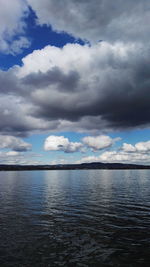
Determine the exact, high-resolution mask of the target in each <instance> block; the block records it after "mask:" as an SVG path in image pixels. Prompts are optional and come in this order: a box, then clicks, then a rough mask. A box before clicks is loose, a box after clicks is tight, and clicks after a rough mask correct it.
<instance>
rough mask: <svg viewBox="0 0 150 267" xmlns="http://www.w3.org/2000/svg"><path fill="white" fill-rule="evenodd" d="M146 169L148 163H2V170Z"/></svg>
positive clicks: (149, 167)
mask: <svg viewBox="0 0 150 267" xmlns="http://www.w3.org/2000/svg"><path fill="white" fill-rule="evenodd" d="M95 169H99V170H136V169H138V170H145V169H150V166H148V165H137V164H123V163H101V162H92V163H81V164H61V165H4V164H3V165H0V171H34V170H35V171H36V170H40V171H42V170H95Z"/></svg>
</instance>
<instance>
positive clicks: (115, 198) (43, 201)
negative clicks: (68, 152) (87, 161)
mask: <svg viewBox="0 0 150 267" xmlns="http://www.w3.org/2000/svg"><path fill="white" fill-rule="evenodd" d="M149 262H150V170H141V171H140V170H79V171H78V170H73V171H25V172H0V266H15V267H18V266H28V267H29V266H44V267H46V266H51V267H53V266H54V267H55V266H65V267H67V266H71V267H72V266H92V267H93V266H115V267H117V266H135V267H137V266H142V267H143V266H150V263H149Z"/></svg>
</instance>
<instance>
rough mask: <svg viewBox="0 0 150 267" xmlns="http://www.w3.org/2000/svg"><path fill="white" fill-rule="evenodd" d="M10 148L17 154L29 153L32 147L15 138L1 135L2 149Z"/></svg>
mask: <svg viewBox="0 0 150 267" xmlns="http://www.w3.org/2000/svg"><path fill="white" fill-rule="evenodd" d="M3 148H9V149H12V150H13V151H16V152H25V151H29V150H31V148H32V145H31V144H29V143H26V142H24V141H23V140H21V139H20V138H16V137H14V136H8V135H7V136H4V135H0V149H3Z"/></svg>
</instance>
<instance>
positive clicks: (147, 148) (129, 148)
mask: <svg viewBox="0 0 150 267" xmlns="http://www.w3.org/2000/svg"><path fill="white" fill-rule="evenodd" d="M122 150H123V151H125V152H140V153H146V152H150V141H146V142H139V143H136V144H135V145H134V146H133V145H131V144H127V143H124V144H123V146H122Z"/></svg>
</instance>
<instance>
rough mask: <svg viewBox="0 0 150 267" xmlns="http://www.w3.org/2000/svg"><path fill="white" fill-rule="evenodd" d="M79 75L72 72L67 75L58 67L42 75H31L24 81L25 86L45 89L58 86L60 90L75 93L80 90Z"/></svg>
mask: <svg viewBox="0 0 150 267" xmlns="http://www.w3.org/2000/svg"><path fill="white" fill-rule="evenodd" d="M79 77H80V75H79V73H78V72H77V71H73V70H70V71H69V73H67V74H65V73H63V72H62V70H61V69H60V68H58V67H54V68H52V70H49V71H47V72H46V73H42V72H41V71H39V72H38V73H31V74H29V75H27V76H26V77H25V78H23V79H22V81H23V84H25V85H28V86H30V87H32V88H35V89H37V88H45V87H48V86H51V85H54V84H56V86H57V89H58V90H61V91H62V90H64V91H70V92H71V91H74V90H75V89H76V90H77V89H78V80H79Z"/></svg>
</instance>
